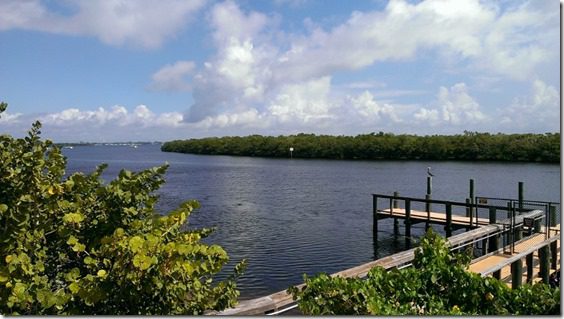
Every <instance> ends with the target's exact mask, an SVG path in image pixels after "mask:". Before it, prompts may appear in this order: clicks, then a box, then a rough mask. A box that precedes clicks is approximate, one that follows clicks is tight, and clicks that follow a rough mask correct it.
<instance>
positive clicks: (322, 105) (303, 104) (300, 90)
mask: <svg viewBox="0 0 564 319" xmlns="http://www.w3.org/2000/svg"><path fill="white" fill-rule="evenodd" d="M330 88H331V78H329V77H323V78H320V79H315V80H311V81H308V82H303V83H296V84H287V85H285V86H283V87H282V88H281V89H280V92H279V93H278V94H277V95H276V97H275V98H274V99H273V101H271V103H270V105H269V106H268V112H269V113H270V114H271V115H272V116H273V117H275V118H276V119H277V120H278V121H279V122H282V123H285V122H301V123H310V122H316V121H319V120H324V119H328V118H333V117H334V116H335V115H332V114H331V113H330V109H331V104H330V102H329V100H328V97H329V91H330Z"/></svg>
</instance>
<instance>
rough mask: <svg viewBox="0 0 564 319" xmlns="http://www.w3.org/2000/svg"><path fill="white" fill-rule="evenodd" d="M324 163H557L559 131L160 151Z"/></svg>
mask: <svg viewBox="0 0 564 319" xmlns="http://www.w3.org/2000/svg"><path fill="white" fill-rule="evenodd" d="M290 147H293V148H294V151H293V157H297V158H327V159H363V160H377V159H390V160H397V159H402V160H403V159H424V160H471V161H475V160H487V161H527V162H554V163H556V162H560V133H547V134H509V135H507V134H501V133H498V134H489V133H477V132H465V133H464V134H463V135H433V136H416V135H394V134H390V133H382V132H380V133H378V134H375V133H372V134H365V135H357V136H328V135H314V134H298V135H291V136H278V137H273V136H260V135H251V136H246V137H221V138H217V137H211V138H203V139H190V140H183V141H181V140H176V141H171V142H166V143H164V144H163V146H162V148H161V149H162V150H163V151H165V152H181V153H192V154H209V155H240V156H260V157H283V158H288V157H290V151H289V149H290Z"/></svg>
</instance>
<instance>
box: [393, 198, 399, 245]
mask: <svg viewBox="0 0 564 319" xmlns="http://www.w3.org/2000/svg"><path fill="white" fill-rule="evenodd" d="M398 196H399V192H397V191H396V192H394V197H398ZM394 208H399V202H398V200H397V199H394ZM398 234H399V221H398V219H397V218H394V236H397V235H398Z"/></svg>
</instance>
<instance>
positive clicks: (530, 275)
mask: <svg viewBox="0 0 564 319" xmlns="http://www.w3.org/2000/svg"><path fill="white" fill-rule="evenodd" d="M526 263H527V282H528V283H531V282H533V271H534V270H533V266H534V265H533V253H530V254H528V255H527V259H526Z"/></svg>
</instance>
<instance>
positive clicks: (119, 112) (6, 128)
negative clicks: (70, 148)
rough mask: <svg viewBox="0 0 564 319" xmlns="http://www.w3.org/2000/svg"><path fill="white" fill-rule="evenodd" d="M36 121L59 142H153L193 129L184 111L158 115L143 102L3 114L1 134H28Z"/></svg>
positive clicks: (45, 134) (44, 131)
mask: <svg viewBox="0 0 564 319" xmlns="http://www.w3.org/2000/svg"><path fill="white" fill-rule="evenodd" d="M36 120H39V121H40V122H41V123H42V124H43V128H42V131H43V136H44V137H46V138H50V139H52V140H54V141H56V142H77V141H108V142H116V141H131V140H136V141H153V140H157V139H172V138H178V137H179V136H182V135H186V134H187V132H189V130H190V127H188V126H187V125H186V124H185V123H183V122H182V113H179V112H168V113H161V114H157V113H155V112H153V111H152V110H151V109H150V108H149V107H148V106H146V105H143V104H141V105H138V106H136V107H134V108H133V110H128V108H126V107H125V106H121V105H116V106H113V107H110V108H104V107H99V108H97V109H95V110H82V109H79V108H68V109H65V110H62V111H60V112H54V113H44V114H9V113H8V114H6V113H3V114H2V117H0V133H10V134H13V135H15V136H21V135H24V134H25V132H26V131H27V130H28V129H29V128H30V125H31V123H33V122H34V121H36Z"/></svg>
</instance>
